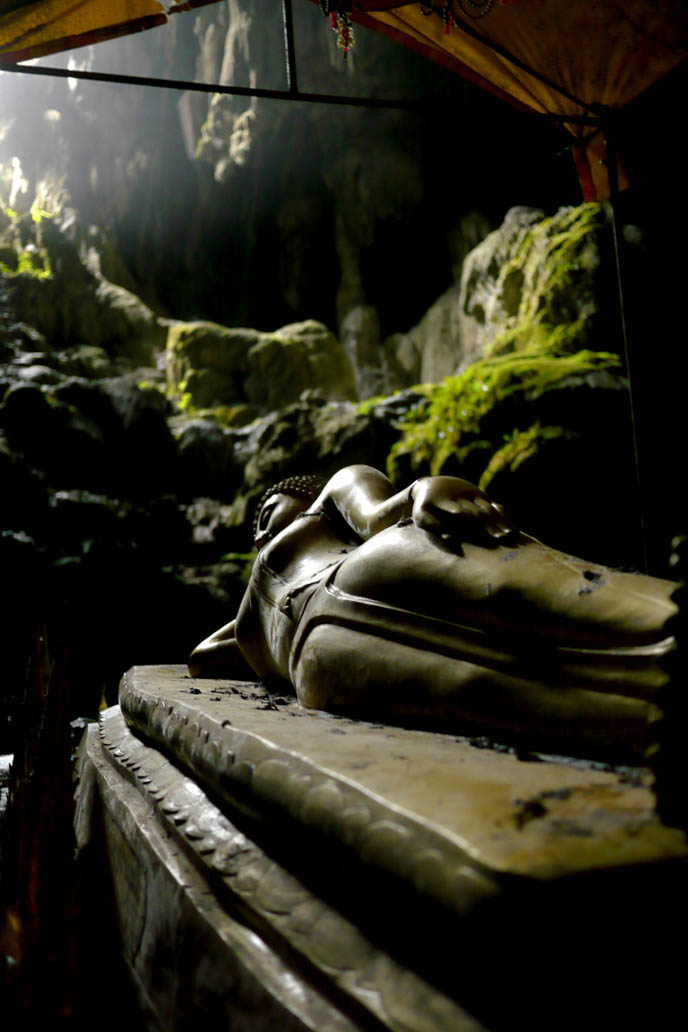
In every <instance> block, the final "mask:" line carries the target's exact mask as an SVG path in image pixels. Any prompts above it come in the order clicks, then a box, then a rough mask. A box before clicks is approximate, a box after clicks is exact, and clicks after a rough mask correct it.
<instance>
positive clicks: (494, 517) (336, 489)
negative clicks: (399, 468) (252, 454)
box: [313, 466, 513, 542]
mask: <svg viewBox="0 0 688 1032" xmlns="http://www.w3.org/2000/svg"><path fill="white" fill-rule="evenodd" d="M328 505H331V506H334V507H335V508H336V509H337V511H338V512H339V513H340V515H341V516H343V518H344V519H345V520H346V522H347V523H348V525H349V526H350V527H351V528H352V530H354V531H355V533H356V534H358V536H359V537H361V538H363V539H364V540H367V539H368V538H370V537H373V535H375V534H378V533H379V532H380V531H381V530H385V529H386V528H387V527H391V526H392V525H393V524H394V523H396V522H397V521H398V520H400V519H403V518H404V517H412V518H413V520H414V522H415V523H416V524H417V526H419V527H421V528H422V529H423V530H426V531H428V532H429V533H431V534H435V535H437V536H444V537H448V538H454V537H456V538H463V539H464V540H476V541H479V542H490V541H494V540H495V539H499V538H503V537H505V536H507V535H509V534H510V533H512V529H513V528H512V527H511V526H510V524H509V522H508V519H507V517H506V514H505V512H504V510H503V509H502V508H501V506H499V505H497V504H496V503H495V502H493V501H492V500H491V499H490V498H488V496H487V495H486V494H485V493H484V492H483V491H481V490H480V489H479V488H477V487H475V486H474V485H473V484H470V483H469V482H468V481H467V480H461V479H459V478H458V477H422V478H421V479H420V480H416V481H415V482H414V483H413V484H411V486H410V487H407V488H404V490H403V491H398V492H395V491H394V488H393V487H392V484H391V482H390V481H389V480H388V478H387V477H386V476H385V475H384V474H383V473H380V472H379V470H376V469H373V468H372V467H371V466H347V467H345V468H344V469H341V470H339V472H338V473H335V475H334V476H333V477H332V478H331V479H330V480H329V481H328V483H327V484H326V486H325V488H324V490H323V491H322V493H321V495H320V497H319V498H318V499H317V500H316V502H315V504H314V506H313V508H314V509H317V508H318V507H323V508H325V509H326V508H327V507H328Z"/></svg>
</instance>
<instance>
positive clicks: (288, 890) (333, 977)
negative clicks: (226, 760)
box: [79, 693, 482, 1032]
mask: <svg viewBox="0 0 688 1032" xmlns="http://www.w3.org/2000/svg"><path fill="white" fill-rule="evenodd" d="M132 694H133V695H134V698H133V699H130V702H133V703H134V704H135V705H136V706H137V707H144V704H145V703H146V699H145V698H144V697H143V696H142V695H141V694H140V693H132ZM144 708H145V709H146V710H147V709H148V707H147V706H146V707H144ZM169 710H170V706H168V705H165V706H164V707H163V706H159V705H156V706H155V714H156V715H157V716H158V718H159V721H158V722H161V721H162V722H164V721H165V720H166V721H167V724H166V726H168V727H169V718H170V716H172V714H171V713H170V712H169ZM177 716H178V718H179V719H178V721H176V722H173V723H175V724H176V723H181V725H182V726H183V727H184V728H189V727H190V726H191V725H189V724H187V723H185V722H184V718H185V716H186V715H185V714H177ZM153 723H154V724H155V723H156V722H155V721H153ZM192 723H196V721H194V722H192ZM197 723H198V728H196V727H192V729H191V730H190V731H188V733H187V734H186V736H184V733H183V732H182V733H181V737H182V738H184V740H186V739H190V738H192V739H193V743H196V742H201V747H199V746H198V744H196V745H195V748H194V749H193V750H192V751H193V754H194V757H195V760H194V762H195V763H198V757H199V755H200V754H204V755H205V747H207V746H209V745H211V744H217V743H214V742H212V740H211V736H210V733H208V734H207V736H206V731H209V729H206V728H204V727H203V726H202V723H203V722H202V721H198V722H197ZM99 733H100V740H101V744H102V748H103V751H104V754H105V756H106V758H107V759H108V760H109V762H110V763H111V764H112V765H113V767H114V768H115V769H116V770H117V771H118V772H119V773H120V774H121V775H122V776H123V777H125V778H126V780H127V781H128V782H129V783H130V784H131V785H133V786H134V787H135V788H136V789H137V790H138V792H139V793H140V794H141V795H142V797H144V798H147V799H148V800H149V801H150V802H151V804H152V805H153V806H154V807H155V810H156V813H157V817H158V820H159V822H160V823H161V824H162V826H163V827H164V828H165V830H166V831H167V832H168V833H169V834H170V835H171V836H172V837H173V838H174V839H175V840H176V841H177V842H178V843H179V844H180V845H181V846H182V847H183V848H184V850H185V851H186V853H187V854H188V855H190V856H191V857H192V859H194V861H195V863H196V866H197V867H198V868H199V869H201V870H202V872H203V873H204V874H205V875H206V877H207V878H208V881H209V882H210V884H211V885H213V887H214V888H215V890H216V892H217V895H218V898H219V899H220V902H221V903H222V904H223V905H225V906H227V907H228V908H229V909H230V910H234V911H235V912H238V913H239V915H240V916H241V917H243V919H245V920H247V922H248V923H249V925H250V926H252V927H254V928H255V929H256V930H257V931H258V932H259V933H260V932H261V931H263V932H264V931H265V930H266V929H268V928H269V929H270V933H271V938H272V939H273V941H274V937H275V933H276V934H277V935H278V936H279V938H280V939H281V940H282V941H283V943H284V944H285V945H286V946H287V948H288V952H290V953H294V952H295V953H296V954H297V955H298V956H300V957H301V958H302V962H303V963H304V964H305V970H306V971H307V970H308V969H310V970H311V971H312V970H313V969H315V971H316V972H317V973H318V974H319V976H320V977H322V976H325V977H326V978H327V979H328V980H329V981H331V982H332V983H333V984H334V985H335V986H336V988H337V990H339V991H340V992H343V993H345V994H346V995H347V996H349V997H352V998H353V999H354V1000H355V1001H356V1002H357V1003H358V1005H359V1006H362V1007H363V1008H364V1009H365V1010H366V1011H368V1012H370V1013H372V1014H374V1015H375V1017H376V1018H378V1019H379V1020H381V1021H382V1022H383V1023H384V1025H385V1026H386V1027H388V1028H390V1029H393V1030H398V1032H481V1029H482V1026H481V1025H479V1024H478V1022H476V1021H475V1020H474V1019H473V1018H472V1017H470V1016H469V1015H468V1014H466V1012H465V1011H463V1010H462V1009H461V1008H460V1007H459V1006H458V1005H457V1004H456V1003H454V1002H453V1001H452V1000H450V999H449V998H448V997H446V996H445V995H443V994H442V993H440V992H438V991H437V990H436V989H434V988H431V987H430V986H428V984H427V983H426V982H425V981H423V979H421V978H420V977H419V976H417V975H416V974H414V973H413V972H412V971H410V970H408V969H405V968H403V967H401V966H400V965H399V964H398V963H397V962H396V961H395V960H393V959H392V958H391V957H389V956H388V955H387V954H386V953H384V952H382V951H381V950H379V949H378V948H377V947H376V946H374V945H373V944H372V943H371V942H370V940H369V939H368V938H367V937H366V936H365V935H364V934H363V933H362V932H361V931H360V930H359V929H358V928H357V927H356V926H355V925H353V924H352V923H351V922H350V921H348V920H347V919H346V918H345V917H343V916H342V915H341V914H339V913H338V912H336V911H335V910H333V909H332V908H330V907H329V906H328V905H327V904H326V903H324V902H323V901H322V900H320V899H318V898H317V897H316V896H314V895H313V894H312V893H311V892H310V891H309V889H308V888H307V887H306V886H305V885H303V884H302V883H301V882H300V881H299V880H298V879H297V878H295V877H294V876H293V875H292V874H290V873H289V872H287V871H285V870H284V869H283V868H282V867H280V866H279V865H278V864H277V863H276V862H275V861H274V860H273V859H271V858H270V857H269V856H267V855H266V854H265V853H264V852H263V851H262V850H261V849H260V847H259V846H258V845H256V843H254V842H252V841H251V840H250V839H249V838H248V837H247V836H246V835H244V834H243V833H242V832H241V831H239V830H238V829H237V828H236V827H235V826H234V825H233V824H232V822H231V821H230V820H229V819H228V817H227V815H226V814H224V813H223V812H222V811H221V810H220V809H219V808H218V807H217V806H215V805H214V804H213V803H212V802H211V801H210V800H209V799H208V798H207V796H206V795H205V794H204V793H203V792H202V791H201V790H200V788H199V787H198V785H197V783H196V782H195V781H192V780H191V779H190V778H187V777H186V776H185V775H184V774H182V773H180V771H179V770H178V769H177V768H176V767H175V766H174V765H173V764H172V763H171V762H170V761H169V760H167V759H166V758H165V757H164V756H163V755H162V754H161V753H160V752H158V751H157V750H155V749H154V748H151V747H150V746H148V745H146V744H144V743H143V742H142V741H140V740H139V739H138V738H137V737H136V736H135V735H134V734H132V732H131V730H130V729H129V728H128V727H127V725H126V723H125V721H124V719H123V717H122V715H121V713H120V711H119V708H118V707H113V708H112V709H110V710H107V711H106V712H105V713H103V714H101V720H100V726H99ZM162 737H163V738H165V736H162ZM166 740H167V739H166V738H165V741H166ZM193 743H190V744H189V747H190V745H191V744H193ZM236 744H237V753H238V756H237V754H236V753H235V756H234V762H233V763H232V764H231V765H230V769H233V768H234V766H235V765H237V766H238V765H243V766H242V767H241V768H240V775H239V777H240V780H241V782H242V784H243V783H245V779H246V777H247V772H248V770H249V768H251V773H250V780H251V781H254V780H255V778H256V772H257V771H259V770H261V769H262V768H263V766H264V764H266V763H270V762H273V763H274V760H275V758H274V756H270V755H265V756H263V755H262V754H261V751H260V746H266V743H259V742H256V741H254V740H252V738H251V736H245V739H244V741H241V742H237V743H236ZM280 770H281V768H280ZM276 775H277V770H276V769H275V768H273V769H272V771H268V772H267V773H266V772H265V771H263V772H262V775H261V774H258V782H259V783H260V780H261V776H262V777H263V779H265V780H266V781H267V783H269V784H271V783H272V778H273V776H276ZM324 784H325V783H324ZM317 787H319V788H320V789H321V791H322V792H323V793H324V795H323V797H322V799H319V800H318V799H317V797H316V802H315V803H314V804H312V805H313V806H314V807H315V808H316V809H317V808H318V807H319V806H321V805H323V804H324V803H325V801H326V799H325V796H327V798H328V799H329V800H330V801H331V798H332V795H331V793H332V787H331V786H327V785H325V787H324V788H323V785H320V786H316V788H317ZM79 792H80V794H81V795H82V796H83V792H84V786H83V785H82V786H81V788H80V789H79ZM373 819H374V818H373ZM374 823H375V825H376V826H377V827H378V832H377V836H375V837H374V838H373V842H381V843H382V852H383V853H384V850H385V848H386V847H387V846H388V845H389V844H390V843H392V842H394V843H396V844H397V845H398V842H399V839H398V835H399V834H400V833H401V832H400V830H399V829H398V828H394V824H393V822H390V821H387V822H386V823H387V824H389V826H390V827H392V828H393V831H392V832H391V833H390V834H391V839H390V841H389V842H387V840H386V838H385V836H386V835H387V834H388V829H387V828H386V827H385V821H383V820H377V821H374ZM354 824H356V821H354ZM401 828H402V831H403V830H405V829H403V826H401ZM395 836H396V837H395ZM348 1024H349V1023H348V1021H347V1020H346V1019H344V1026H345V1027H348ZM352 1027H354V1026H352Z"/></svg>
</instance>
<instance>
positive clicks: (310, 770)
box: [120, 671, 501, 916]
mask: <svg viewBox="0 0 688 1032" xmlns="http://www.w3.org/2000/svg"><path fill="white" fill-rule="evenodd" d="M143 680H144V679H143V678H141V679H137V678H136V672H135V671H134V672H133V674H132V672H129V673H128V674H125V675H124V677H123V679H122V683H121V686H120V705H121V707H122V712H123V714H124V716H125V719H126V720H127V722H128V723H129V724H130V725H131V726H132V727H134V728H135V729H136V730H137V731H138V732H140V733H141V734H143V735H144V736H145V737H146V738H149V739H151V740H152V741H154V742H156V743H158V744H159V745H161V746H162V747H163V748H164V749H165V751H166V752H168V753H169V754H171V755H173V756H174V757H175V759H177V760H179V761H180V762H181V763H182V764H183V765H184V766H185V767H187V768H188V769H189V770H191V771H193V772H194V774H196V775H197V776H198V777H199V778H200V779H201V781H202V782H203V783H204V784H205V785H207V786H208V787H209V788H210V789H211V790H212V791H213V793H215V794H216V795H217V796H218V797H219V798H220V799H223V800H225V801H226V802H227V803H228V804H229V805H230V806H234V805H237V803H239V805H241V806H242V807H246V806H247V805H249V806H250V805H251V802H253V805H254V807H255V815H256V816H258V817H259V818H261V819H268V820H272V821H276V822H278V823H279V822H281V823H286V824H288V826H289V827H290V828H291V829H292V832H291V833H292V834H293V833H295V828H294V826H295V825H297V826H298V825H299V824H300V825H302V826H303V827H306V828H308V829H309V831H310V832H316V833H317V834H319V835H321V836H323V841H326V842H327V843H328V844H333V843H335V844H337V845H339V846H341V847H342V848H343V849H345V850H350V851H352V852H353V853H354V854H355V855H356V856H357V858H358V859H360V860H361V861H363V863H364V864H366V865H369V866H371V867H373V868H378V869H379V870H382V871H384V872H386V873H390V874H392V875H394V876H395V877H397V878H402V879H404V880H405V881H408V882H410V884H411V885H412V886H413V888H414V889H415V890H416V891H417V892H420V893H422V894H425V895H427V896H430V897H431V898H432V899H434V900H435V901H437V902H438V903H439V904H441V906H442V907H443V908H445V909H447V910H449V911H453V912H455V913H456V914H457V915H459V916H463V915H465V914H467V913H469V912H470V911H471V910H473V908H474V907H475V906H477V905H478V904H480V903H482V902H483V901H484V900H486V899H488V898H490V897H493V896H495V895H497V894H498V893H499V892H500V881H501V879H499V878H498V877H497V876H496V875H495V873H494V872H493V871H491V870H490V869H489V868H488V867H486V866H485V865H484V864H482V863H481V862H480V861H479V860H477V859H476V858H475V857H473V856H472V855H471V854H470V852H469V851H468V850H467V849H464V848H462V847H461V846H460V845H459V844H458V843H457V842H456V841H455V840H454V839H452V838H451V837H449V836H447V835H445V834H443V833H442V832H440V831H439V830H437V829H436V828H434V827H433V826H432V825H431V824H429V823H427V822H425V821H424V820H422V819H421V818H418V817H415V816H413V815H412V814H410V813H407V812H404V811H403V810H402V809H401V808H399V807H396V806H394V805H393V804H391V803H389V802H385V801H383V800H381V799H379V798H377V797H375V796H374V795H372V794H371V793H367V792H364V791H362V790H361V789H359V788H357V787H356V786H355V785H352V784H349V783H348V782H347V781H346V779H345V778H342V777H338V776H337V777H335V776H333V775H332V774H331V773H330V772H328V771H326V770H322V769H321V768H320V767H318V766H317V765H316V764H315V763H312V762H310V761H308V760H307V759H305V758H304V757H302V756H298V755H295V754H294V753H293V752H290V751H288V750H286V749H281V748H278V747H276V746H274V745H273V744H272V743H270V742H268V741H266V740H265V739H263V738H261V737H260V736H259V735H258V734H255V733H253V732H249V731H246V730H242V729H240V728H234V727H232V726H223V725H222V724H221V723H220V722H218V720H216V719H213V717H212V716H210V715H208V714H206V713H205V712H203V711H202V710H201V709H200V708H199V707H198V706H194V705H193V704H192V703H190V704H188V705H187V704H185V703H182V702H179V701H178V700H176V699H175V700H173V701H170V700H169V699H165V698H162V697H159V696H157V695H154V694H153V693H149V692H146V691H145V689H144V688H142V687H141V683H142V682H143ZM244 687H245V686H244ZM256 688H258V686H256ZM258 690H260V689H258Z"/></svg>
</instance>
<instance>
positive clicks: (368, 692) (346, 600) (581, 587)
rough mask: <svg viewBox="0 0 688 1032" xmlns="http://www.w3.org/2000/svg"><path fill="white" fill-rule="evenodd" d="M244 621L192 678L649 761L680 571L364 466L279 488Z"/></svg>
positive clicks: (196, 662) (223, 632)
mask: <svg viewBox="0 0 688 1032" xmlns="http://www.w3.org/2000/svg"><path fill="white" fill-rule="evenodd" d="M255 544H256V548H257V549H258V554H257V557H256V560H255V563H254V566H253V570H252V574H251V579H250V583H249V585H248V588H247V590H246V593H245V596H244V598H243V600H242V603H241V605H240V608H239V611H238V614H237V616H236V619H234V620H232V621H231V622H230V623H229V624H227V625H225V626H224V627H222V628H220V629H219V630H218V631H216V632H215V633H214V634H212V635H211V636H210V637H208V638H206V639H205V640H204V641H203V642H201V643H200V645H198V646H197V647H196V648H195V649H194V651H193V652H192V654H191V656H190V659H189V671H190V673H191V674H192V675H193V676H194V677H223V676H225V677H230V678H231V677H234V678H236V677H242V676H244V677H246V678H248V679H252V678H254V677H255V676H256V675H258V677H260V678H261V679H263V680H264V681H265V682H266V683H267V684H268V685H270V684H272V683H273V682H274V683H279V684H280V685H281V687H282V688H283V686H284V682H289V683H290V684H291V685H292V687H293V689H294V690H295V692H296V696H297V698H298V700H299V702H300V703H302V704H303V705H304V706H306V707H309V708H316V709H324V710H331V711H335V712H346V713H351V714H356V715H360V716H363V717H365V718H366V719H371V718H374V719H382V720H386V721H388V722H393V723H394V722H400V723H405V724H408V725H418V726H435V727H437V726H443V727H445V728H453V729H459V730H461V731H463V732H466V731H482V732H487V733H489V734H493V735H496V736H500V735H506V736H509V737H512V738H513V737H515V738H516V739H519V740H523V741H525V742H528V743H529V744H535V745H538V746H539V747H541V748H542V747H545V748H549V747H554V748H557V749H560V750H562V751H565V752H581V751H582V752H590V753H593V754H602V753H604V754H612V755H614V756H619V757H636V758H638V757H640V756H642V755H643V751H644V749H645V748H646V746H647V742H648V727H649V726H651V722H652V719H653V716H654V715H655V714H656V707H655V705H654V702H653V700H654V697H655V694H656V692H657V689H658V688H659V687H660V686H661V685H662V684H663V683H664V682H665V681H666V679H667V678H666V674H665V672H664V670H663V668H662V664H661V659H662V657H663V656H664V655H665V654H666V653H667V652H668V651H669V650H670V649H671V648H673V639H672V637H671V635H670V634H669V633H668V631H667V621H668V620H669V618H670V617H672V616H673V615H674V614H675V612H676V607H675V605H674V603H673V602H672V601H671V595H672V592H673V591H674V590H675V587H676V585H675V584H674V583H673V582H671V581H665V580H661V579H658V578H654V577H647V576H643V575H639V574H633V573H622V572H616V571H613V570H611V569H608V568H607V567H605V566H601V565H598V564H594V563H589V562H586V561H584V560H581V559H577V558H575V557H572V556H569V555H566V554H564V553H562V552H558V551H556V550H554V549H552V548H549V547H547V546H546V545H544V544H543V543H542V542H540V541H538V540H536V539H535V538H533V537H531V536H529V535H528V534H526V533H523V532H522V531H520V530H517V529H516V528H514V527H513V526H512V525H511V524H510V522H509V520H508V517H507V515H506V513H505V512H504V510H503V509H502V508H501V506H499V505H498V504H497V503H495V502H493V501H492V500H491V499H490V498H489V497H488V496H487V495H485V494H484V492H482V491H480V490H479V489H478V488H476V487H474V486H473V485H472V484H469V483H468V482H467V481H464V480H460V479H458V478H455V477H424V478H422V479H420V480H417V481H415V483H413V484H412V485H411V486H410V487H409V488H406V489H404V490H403V491H400V492H395V491H394V488H393V487H392V485H391V483H390V481H389V480H388V479H387V477H385V476H384V475H383V474H382V473H380V472H378V471H377V470H374V469H372V468H371V467H368V466H361V465H358V466H349V467H346V468H344V469H342V470H340V471H339V472H338V473H336V474H335V475H334V476H333V477H332V478H331V479H330V480H328V481H327V482H326V483H324V482H323V481H319V480H316V478H311V477H293V478H290V479H288V480H286V481H282V482H281V483H280V484H278V485H276V486H275V487H274V488H272V489H271V490H270V491H269V492H268V493H267V494H266V495H265V496H264V498H263V500H262V502H261V504H260V506H259V510H258V514H257V517H256V524H255Z"/></svg>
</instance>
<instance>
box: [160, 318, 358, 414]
mask: <svg viewBox="0 0 688 1032" xmlns="http://www.w3.org/2000/svg"><path fill="white" fill-rule="evenodd" d="M167 379H168V385H169V388H170V391H171V392H172V393H173V394H175V395H176V396H177V397H178V398H179V399H180V403H181V408H182V409H183V410H185V411H187V412H188V413H190V414H191V413H193V414H197V413H198V410H200V409H216V408H217V407H218V406H219V407H221V409H223V410H224V412H225V414H226V413H227V412H228V410H230V409H236V407H237V406H240V405H246V404H248V405H254V406H258V407H259V408H260V409H262V410H265V409H278V408H281V407H282V406H284V405H288V404H291V403H293V402H295V401H297V400H298V398H299V397H300V395H301V394H302V392H303V391H305V390H309V389H313V388H314V389H316V390H319V391H321V392H322V393H323V395H324V396H325V397H327V398H330V399H334V400H344V399H350V398H354V397H355V386H354V378H353V370H352V368H351V363H350V362H349V360H348V358H347V357H346V355H345V354H344V350H343V348H342V346H341V344H340V342H339V341H338V340H337V338H336V337H335V336H334V334H333V333H331V332H330V331H329V330H328V329H327V327H326V326H324V325H323V324H322V323H319V322H316V321H315V320H312V319H310V320H307V321H306V322H302V323H294V324H292V325H290V326H284V327H283V328H282V329H279V330H276V331H275V332H274V333H262V332H261V331H259V330H252V329H244V328H240V329H230V328H229V327H226V326H220V325H218V324H217V323H212V322H193V323H172V324H171V325H170V327H169V330H168V336H167Z"/></svg>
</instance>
